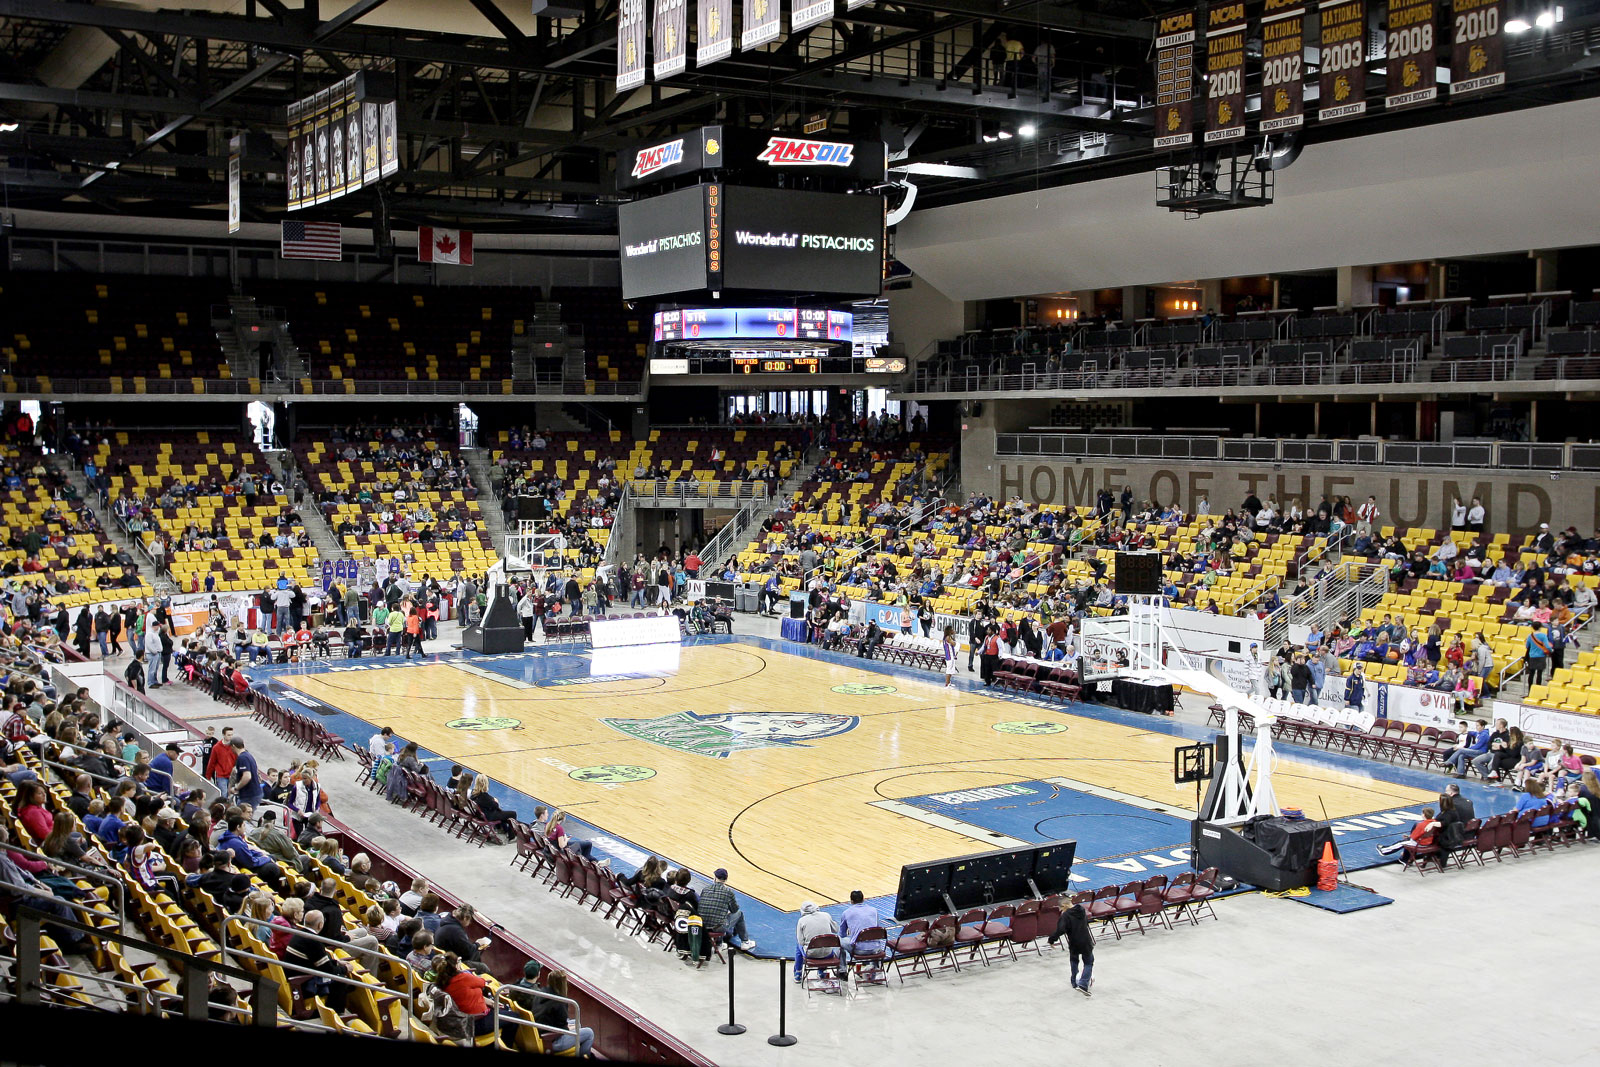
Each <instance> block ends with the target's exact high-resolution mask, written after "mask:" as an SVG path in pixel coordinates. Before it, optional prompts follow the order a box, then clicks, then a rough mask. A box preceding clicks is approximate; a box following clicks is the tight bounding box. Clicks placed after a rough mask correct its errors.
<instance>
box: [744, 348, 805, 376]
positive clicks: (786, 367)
mask: <svg viewBox="0 0 1600 1067" xmlns="http://www.w3.org/2000/svg"><path fill="white" fill-rule="evenodd" d="M733 369H734V370H736V371H738V372H739V373H741V374H816V373H817V372H818V371H819V370H821V369H822V361H821V360H819V359H818V358H817V357H816V356H783V355H777V356H775V355H772V354H770V353H762V354H759V355H740V354H739V353H734V356H733Z"/></svg>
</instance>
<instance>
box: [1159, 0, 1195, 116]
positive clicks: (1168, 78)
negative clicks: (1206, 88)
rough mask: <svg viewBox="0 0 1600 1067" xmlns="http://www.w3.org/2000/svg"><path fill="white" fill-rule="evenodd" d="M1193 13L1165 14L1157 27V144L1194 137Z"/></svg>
mask: <svg viewBox="0 0 1600 1067" xmlns="http://www.w3.org/2000/svg"><path fill="white" fill-rule="evenodd" d="M1194 14H1195V13H1194V12H1193V11H1179V12H1176V13H1174V14H1171V15H1166V16H1164V17H1163V18H1162V19H1161V23H1160V25H1159V26H1158V27H1157V29H1156V130H1155V133H1156V138H1155V147H1156V148H1178V147H1181V146H1183V145H1188V144H1191V143H1193V141H1194V40H1195V33H1194Z"/></svg>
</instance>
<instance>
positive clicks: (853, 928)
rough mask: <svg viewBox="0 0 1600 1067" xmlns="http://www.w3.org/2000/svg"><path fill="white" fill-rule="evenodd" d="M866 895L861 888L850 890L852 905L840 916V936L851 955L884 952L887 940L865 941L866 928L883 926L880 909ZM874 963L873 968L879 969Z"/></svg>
mask: <svg viewBox="0 0 1600 1067" xmlns="http://www.w3.org/2000/svg"><path fill="white" fill-rule="evenodd" d="M866 899H867V898H866V895H865V894H863V893H862V892H861V890H859V889H852V890H851V891H850V906H849V907H848V908H846V909H844V914H843V915H841V916H839V938H840V940H841V941H843V942H844V947H845V949H846V951H848V952H849V953H850V955H851V956H855V955H857V954H858V953H862V952H866V953H872V954H876V953H879V952H882V951H883V949H884V946H885V944H886V942H883V941H863V940H861V934H862V932H863V931H865V930H871V929H873V928H874V927H881V926H882V925H883V919H882V918H881V917H880V916H879V915H878V909H877V908H874V907H873V906H872V905H871V904H868V903H867V902H866ZM877 966H878V965H877V964H876V963H874V964H873V970H874V971H876V970H877Z"/></svg>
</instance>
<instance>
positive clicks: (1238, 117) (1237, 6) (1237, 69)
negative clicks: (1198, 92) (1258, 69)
mask: <svg viewBox="0 0 1600 1067" xmlns="http://www.w3.org/2000/svg"><path fill="white" fill-rule="evenodd" d="M1245 36H1246V34H1245V15H1244V0H1228V2H1227V3H1221V4H1212V5H1211V6H1210V7H1209V8H1207V9H1206V136H1205V142H1206V144H1217V143H1218V142H1220V141H1236V140H1238V139H1239V138H1241V137H1243V136H1244V43H1245Z"/></svg>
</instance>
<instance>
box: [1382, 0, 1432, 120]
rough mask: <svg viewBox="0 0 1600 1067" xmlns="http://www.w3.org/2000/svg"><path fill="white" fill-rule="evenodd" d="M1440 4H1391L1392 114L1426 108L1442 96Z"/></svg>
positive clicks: (1387, 101) (1422, 0)
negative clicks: (1437, 25)
mask: <svg viewBox="0 0 1600 1067" xmlns="http://www.w3.org/2000/svg"><path fill="white" fill-rule="evenodd" d="M1438 15H1439V0H1389V37H1388V42H1387V44H1388V61H1387V62H1388V67H1389V95H1388V96H1386V97H1385V98H1384V101H1383V105H1384V107H1385V108H1387V109H1388V110H1390V111H1395V110H1398V109H1400V108H1405V107H1416V106H1417V105H1418V104H1426V103H1428V102H1429V101H1431V100H1433V99H1435V98H1436V97H1437V96H1438V95H1439V42H1438V40H1437V39H1436V34H1435V31H1434V23H1435V22H1436V21H1437V20H1438Z"/></svg>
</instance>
